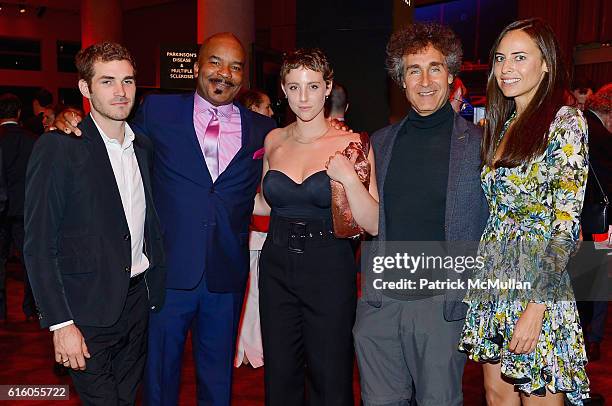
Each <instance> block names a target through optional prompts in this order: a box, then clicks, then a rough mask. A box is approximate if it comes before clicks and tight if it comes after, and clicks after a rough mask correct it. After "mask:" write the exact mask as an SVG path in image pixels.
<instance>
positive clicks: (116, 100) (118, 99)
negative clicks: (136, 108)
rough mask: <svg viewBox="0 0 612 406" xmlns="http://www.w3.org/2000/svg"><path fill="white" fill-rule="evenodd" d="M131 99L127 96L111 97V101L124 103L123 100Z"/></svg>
mask: <svg viewBox="0 0 612 406" xmlns="http://www.w3.org/2000/svg"><path fill="white" fill-rule="evenodd" d="M130 100H131V99H129V98H127V97H118V98H116V99H113V100H112V101H111V103H125V102H129V101H130Z"/></svg>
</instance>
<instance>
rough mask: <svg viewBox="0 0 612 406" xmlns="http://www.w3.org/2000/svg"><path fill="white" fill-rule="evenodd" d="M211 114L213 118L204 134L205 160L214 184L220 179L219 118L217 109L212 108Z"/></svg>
mask: <svg viewBox="0 0 612 406" xmlns="http://www.w3.org/2000/svg"><path fill="white" fill-rule="evenodd" d="M210 112H211V114H212V118H211V119H210V122H209V123H208V127H206V132H205V133H204V159H205V160H206V165H207V166H208V172H210V177H211V178H212V181H213V182H214V181H215V180H217V178H218V177H219V117H217V109H215V108H211V109H210Z"/></svg>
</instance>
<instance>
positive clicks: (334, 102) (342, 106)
mask: <svg viewBox="0 0 612 406" xmlns="http://www.w3.org/2000/svg"><path fill="white" fill-rule="evenodd" d="M348 109H349V98H348V92H347V91H346V88H345V87H344V86H342V85H341V84H340V83H334V86H333V87H332V91H331V93H330V94H329V97H328V98H327V101H326V102H325V117H327V119H328V120H330V121H331V120H338V121H340V122H345V121H346V119H345V117H344V116H345V115H346V112H347V111H348Z"/></svg>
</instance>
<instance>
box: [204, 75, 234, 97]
mask: <svg viewBox="0 0 612 406" xmlns="http://www.w3.org/2000/svg"><path fill="white" fill-rule="evenodd" d="M208 81H209V82H211V83H213V84H215V85H218V84H224V85H225V86H226V88H227V90H230V91H231V90H233V88H235V87H236V84H235V83H234V82H232V81H229V80H225V79H221V78H210V79H208ZM214 93H215V94H223V90H222V89H215V90H214Z"/></svg>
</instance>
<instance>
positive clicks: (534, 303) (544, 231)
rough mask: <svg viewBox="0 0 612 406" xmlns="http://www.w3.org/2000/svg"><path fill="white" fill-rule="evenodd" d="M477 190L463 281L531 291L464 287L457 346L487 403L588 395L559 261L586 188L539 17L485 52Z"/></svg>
mask: <svg viewBox="0 0 612 406" xmlns="http://www.w3.org/2000/svg"><path fill="white" fill-rule="evenodd" d="M489 62H490V66H491V71H490V73H489V79H488V84H487V106H486V114H487V116H486V118H487V124H486V127H485V134H484V137H483V144H482V149H481V158H482V172H481V181H482V187H483V189H484V192H485V195H486V197H487V200H488V204H489V211H490V216H489V219H488V221H487V225H486V227H485V231H484V233H483V235H482V237H481V240H480V247H479V256H480V257H481V258H482V259H483V261H484V262H483V263H484V266H483V267H482V268H481V269H480V270H476V271H475V272H474V274H473V276H472V277H473V278H475V279H480V280H496V279H497V280H502V281H508V280H509V279H515V280H519V281H529V282H530V283H533V285H532V288H531V289H527V288H525V289H521V288H520V287H517V288H516V289H512V288H509V289H503V288H501V289H497V290H495V289H491V290H480V289H470V290H469V291H468V294H467V295H466V298H465V302H466V303H467V304H468V305H469V308H468V312H467V315H466V320H465V325H464V327H463V332H462V336H461V341H460V344H459V348H460V349H461V350H462V351H464V352H466V353H467V354H468V355H469V357H470V359H472V360H474V361H477V362H481V363H483V372H484V386H485V391H486V398H487V403H488V404H489V405H519V404H521V403H523V404H524V405H551V406H552V405H555V406H562V405H563V404H564V398H566V397H567V401H568V402H570V403H571V404H572V405H582V404H583V403H582V402H583V398H587V397H588V392H589V380H588V378H587V374H586V369H585V366H586V363H587V359H586V353H585V348H584V338H583V335H582V328H581V327H580V322H579V317H578V311H577V309H576V302H575V300H574V297H573V293H572V289H571V284H570V279H569V274H568V272H567V271H566V266H567V262H568V259H569V257H570V255H572V253H574V251H575V249H576V244H577V242H578V235H579V219H580V212H581V210H582V204H583V199H584V191H585V186H586V181H587V173H588V162H587V127H586V122H585V120H584V117H583V115H582V112H581V111H580V110H579V109H577V108H574V107H568V106H564V93H565V86H566V83H567V71H566V70H565V66H564V64H563V58H562V56H561V54H560V50H559V44H558V42H557V39H556V38H555V35H554V32H553V30H552V29H551V28H550V26H549V25H548V24H546V23H545V22H544V21H542V20H540V19H527V20H520V21H515V22H513V23H511V24H509V25H508V26H506V27H505V28H504V29H503V30H502V32H501V33H500V35H499V37H498V38H497V39H496V41H495V43H494V45H493V48H492V49H491V53H490V60H489Z"/></svg>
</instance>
